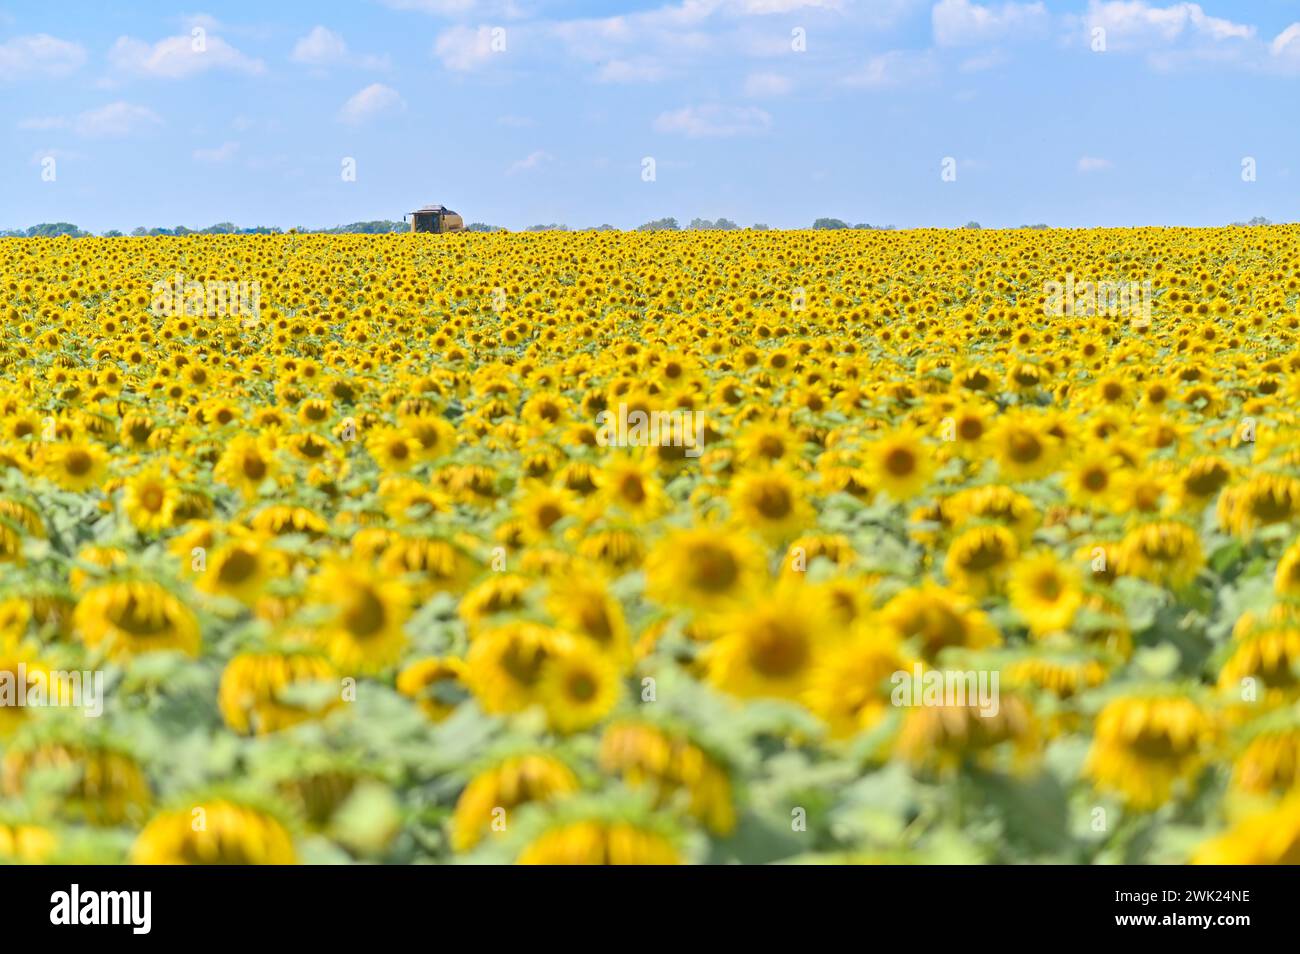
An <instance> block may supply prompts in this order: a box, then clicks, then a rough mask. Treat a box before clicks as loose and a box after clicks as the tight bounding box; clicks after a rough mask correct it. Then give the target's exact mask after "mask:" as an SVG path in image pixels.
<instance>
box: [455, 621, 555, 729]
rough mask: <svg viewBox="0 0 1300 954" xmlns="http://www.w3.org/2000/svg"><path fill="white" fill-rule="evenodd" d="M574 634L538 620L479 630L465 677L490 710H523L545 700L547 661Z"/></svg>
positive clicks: (471, 688) (467, 660)
mask: <svg viewBox="0 0 1300 954" xmlns="http://www.w3.org/2000/svg"><path fill="white" fill-rule="evenodd" d="M571 638H572V637H570V636H567V635H566V634H564V633H562V632H560V631H559V630H556V629H552V628H551V627H548V626H542V625H540V624H537V623H527V622H511V623H503V624H501V625H499V626H494V627H492V628H490V629H484V630H482V631H481V632H479V633H477V634H475V636H474V638H473V640H472V641H471V643H470V647H469V655H468V657H466V660H465V662H466V674H465V681H466V684H467V685H468V686H469V688H470V690H471V691H472V692H473V693H474V696H475V698H476V699H478V701H479V704H480V705H481V706H482V707H483V709H484V710H485V711H487V712H491V713H504V712H519V711H521V710H523V709H527V708H528V707H529V706H532V705H534V704H536V703H539V702H541V701H542V696H541V685H542V675H543V673H544V672H545V665H546V663H547V661H548V660H549V659H550V658H551V657H552V656H553V655H554V654H555V653H556V652H558V651H560V650H561V649H563V648H565V647H564V644H565V643H566V642H567V641H568V640H570V639H571Z"/></svg>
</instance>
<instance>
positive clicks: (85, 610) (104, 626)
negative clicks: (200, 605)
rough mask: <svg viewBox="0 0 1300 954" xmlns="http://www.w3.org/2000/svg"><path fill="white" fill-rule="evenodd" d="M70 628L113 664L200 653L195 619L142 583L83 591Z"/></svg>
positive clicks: (163, 591) (127, 582) (172, 598)
mask: <svg viewBox="0 0 1300 954" xmlns="http://www.w3.org/2000/svg"><path fill="white" fill-rule="evenodd" d="M73 622H74V625H75V627H76V630H77V631H78V633H79V634H80V635H81V639H82V641H83V642H84V643H85V644H86V645H87V646H88V647H90V648H92V649H102V650H104V651H105V652H107V653H108V654H109V655H111V656H114V657H118V658H126V657H130V656H135V655H138V654H140V653H145V652H154V651H158V650H166V649H173V650H179V651H181V652H183V653H187V654H189V655H195V654H196V653H197V652H198V648H199V624H198V620H197V619H196V618H195V616H194V614H193V613H192V612H191V611H190V610H189V608H188V607H186V606H185V604H184V603H182V602H181V601H180V600H179V599H178V598H177V597H175V596H174V595H172V593H171V592H170V591H168V590H167V589H166V588H164V587H163V586H162V585H160V584H158V583H154V582H150V581H147V580H124V581H119V582H112V583H104V584H102V585H100V586H96V587H94V588H92V589H90V590H87V591H86V592H85V593H84V594H83V595H82V596H81V599H80V600H78V601H77V608H76V611H75V613H74V617H73Z"/></svg>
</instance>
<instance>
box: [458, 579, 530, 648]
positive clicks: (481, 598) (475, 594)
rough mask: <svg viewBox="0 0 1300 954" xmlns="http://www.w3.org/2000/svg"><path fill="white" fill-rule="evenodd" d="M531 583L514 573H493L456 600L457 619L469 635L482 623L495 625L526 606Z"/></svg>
mask: <svg viewBox="0 0 1300 954" xmlns="http://www.w3.org/2000/svg"><path fill="white" fill-rule="evenodd" d="M533 585H534V584H533V581H532V580H530V579H529V578H528V577H526V576H521V575H519V574H517V573H494V574H492V575H491V576H489V577H488V578H487V579H485V580H484V581H483V582H481V583H479V584H477V585H475V586H474V587H473V588H472V589H471V590H470V591H469V592H467V593H466V594H465V595H464V596H463V597H462V598H461V601H460V608H459V612H460V617H461V619H463V620H464V621H465V624H466V625H467V626H468V627H469V628H470V632H471V633H473V631H474V630H475V628H476V627H478V626H481V625H482V624H483V623H486V622H497V621H499V620H501V619H503V618H505V617H507V616H510V615H512V614H515V613H518V612H520V611H521V610H523V609H524V608H525V607H526V606H527V605H528V592H529V590H531V589H532V588H533Z"/></svg>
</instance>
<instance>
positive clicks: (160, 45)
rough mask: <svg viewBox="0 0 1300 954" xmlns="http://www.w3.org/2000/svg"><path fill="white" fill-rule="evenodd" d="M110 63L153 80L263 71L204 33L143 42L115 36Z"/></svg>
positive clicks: (261, 66) (258, 63)
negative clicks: (204, 73) (218, 72)
mask: <svg viewBox="0 0 1300 954" xmlns="http://www.w3.org/2000/svg"><path fill="white" fill-rule="evenodd" d="M108 61H109V63H110V64H111V65H112V66H113V67H114V69H116V70H117V71H119V72H121V73H125V74H128V75H132V76H147V77H153V78H156V79H183V78H185V77H187V76H193V75H195V74H197V73H203V72H206V71H208V70H229V71H231V72H236V73H246V74H248V75H257V74H259V73H264V72H265V71H266V66H265V64H263V63H262V61H261V60H258V59H253V58H252V57H249V56H245V55H244V54H243V53H241V52H239V50H237V49H235V48H234V47H233V46H231V45H230V44H229V43H227V42H226V41H225V40H223V39H222V38H221V37H219V36H213V35H212V34H211V33H204V34H203V35H202V36H200V37H195V36H192V35H190V34H186V35H184V36H169V37H167V38H166V39H162V40H159V41H158V42H157V43H152V44H150V43H146V42H144V41H143V40H136V39H134V38H132V37H129V36H123V37H118V40H117V42H116V43H114V44H113V47H112V49H110V50H109V51H108Z"/></svg>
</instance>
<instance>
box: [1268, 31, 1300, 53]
mask: <svg viewBox="0 0 1300 954" xmlns="http://www.w3.org/2000/svg"><path fill="white" fill-rule="evenodd" d="M1268 50H1269V52H1270V53H1272V54H1273V55H1274V56H1291V57H1296V58H1297V59H1300V23H1293V24H1291V25H1290V26H1289V27H1287V28H1286V29H1285V30H1283V31H1282V32H1281V33H1279V34H1278V35H1277V36H1275V37H1273V42H1272V43H1270V44H1269V47H1268Z"/></svg>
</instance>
